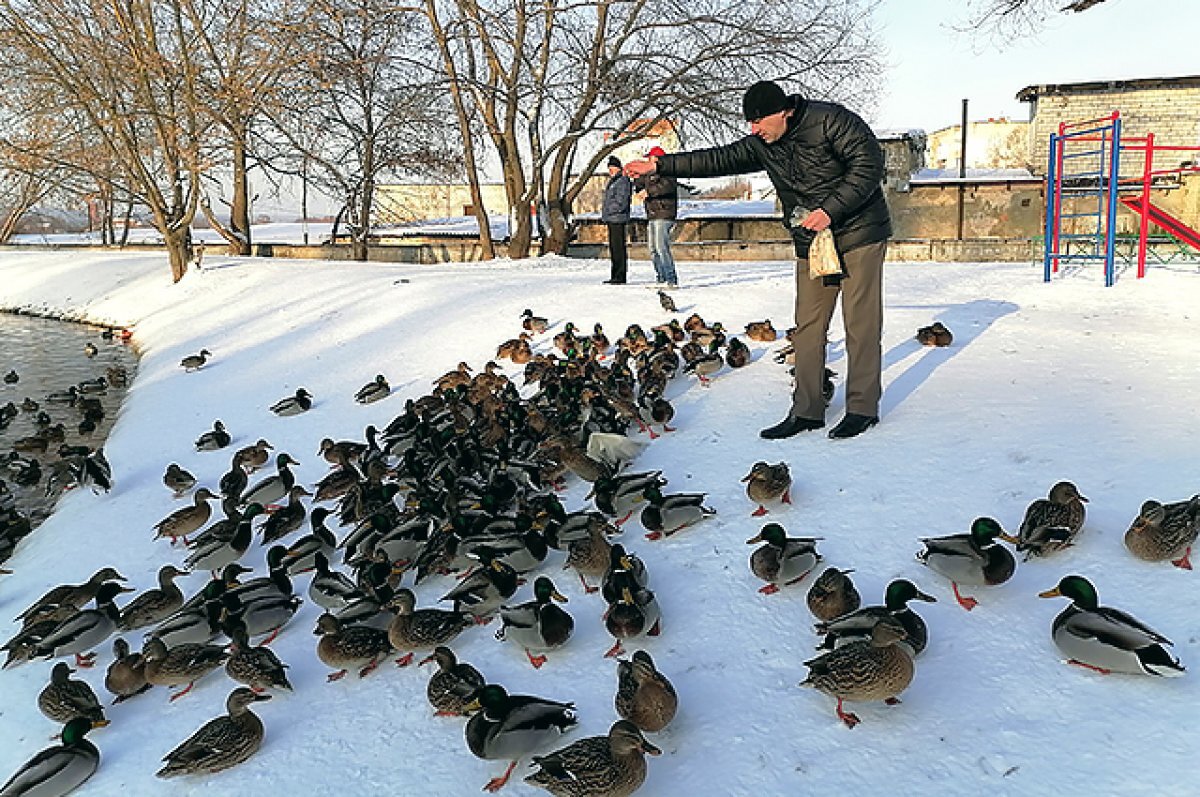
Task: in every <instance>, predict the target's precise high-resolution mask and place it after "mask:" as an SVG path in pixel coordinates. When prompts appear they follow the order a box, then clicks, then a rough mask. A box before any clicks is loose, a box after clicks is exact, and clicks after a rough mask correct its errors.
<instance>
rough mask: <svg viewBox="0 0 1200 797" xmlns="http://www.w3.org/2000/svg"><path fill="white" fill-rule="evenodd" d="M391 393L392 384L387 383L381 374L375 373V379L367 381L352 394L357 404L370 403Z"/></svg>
mask: <svg viewBox="0 0 1200 797" xmlns="http://www.w3.org/2000/svg"><path fill="white" fill-rule="evenodd" d="M391 394H392V386H391V385H389V384H388V381H387V379H386V378H385V377H384V375H383V374H376V375H375V379H374V380H372V381H370V382H367V383H366V384H365V385H363V386H362V387H360V388H359V389H358V392H357V393H355V394H354V400H355V401H357V402H358V403H359V404H371V403H373V402H376V401H379V400H380V399H385V398H387V397H388V396H390V395H391Z"/></svg>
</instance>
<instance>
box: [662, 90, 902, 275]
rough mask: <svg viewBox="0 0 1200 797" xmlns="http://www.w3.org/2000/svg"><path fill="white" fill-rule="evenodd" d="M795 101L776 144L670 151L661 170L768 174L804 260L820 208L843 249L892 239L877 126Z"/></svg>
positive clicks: (823, 105)
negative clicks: (807, 224)
mask: <svg viewBox="0 0 1200 797" xmlns="http://www.w3.org/2000/svg"><path fill="white" fill-rule="evenodd" d="M791 99H792V102H793V103H795V109H796V110H795V113H793V114H792V116H791V117H790V118H789V119H788V128H787V131H786V132H785V133H784V134H783V136H782V137H781V138H780V139H779V140H778V141H776V142H775V143H774V144H767V143H766V142H765V141H763V140H762V139H761V138H759V137H758V136H754V135H750V136H746V137H745V138H742V139H740V140H738V141H735V142H733V143H732V144H726V145H725V146H721V147H713V148H711V149H701V150H696V151H694V152H681V153H678V154H675V155H663V156H660V157H659V158H658V168H657V172H658V173H659V174H662V175H669V176H673V177H718V176H722V175H729V174H748V173H751V172H758V171H766V173H767V176H768V177H770V178H771V182H772V183H773V184H774V185H775V190H776V192H777V193H778V194H779V200H780V202H781V203H782V205H783V218H784V225H785V226H786V227H787V228H788V229H789V230H790V231H791V233H792V240H793V241H794V243H795V246H796V255H797V256H798V257H807V256H808V247H809V244H811V243H812V239H813V236H814V233H812V232H810V231H809V230H806V229H804V228H802V227H800V226H799V225H800V221H801V220H802V219H803V218H804V216H805V215H806V214H807V212H808V211H811V210H816V209H817V208H821V209H822V210H824V211H825V212H826V213H828V214H829V218H830V219H831V220H832V225H831V226H832V229H833V236H834V240H835V241H836V242H837V247H838V251H839V252H848V251H850V250H851V249H855V248H857V247H860V246H865V245H867V244H872V243H877V242H879V241H885V240H887V239H888V238H889V237H890V236H891V234H892V222H891V216H890V215H889V213H888V207H887V202H886V201H885V200H884V198H883V189H882V187H881V183H882V182H883V176H884V169H883V150H882V149H881V148H880V146H879V141H878V140H877V139H876V138H875V134H874V133H872V132H871V128H870V127H868V126H867V123H866V122H864V121H863V120H862V119H861V118H860V117H859V116H858V115H857V114H855V113H854V112H853V111H850V110H849V109H847V108H844V107H842V106H841V105H837V104H836V103H831V102H819V101H816V100H805V99H803V98H802V97H800V96H799V95H793V96H792V98H791Z"/></svg>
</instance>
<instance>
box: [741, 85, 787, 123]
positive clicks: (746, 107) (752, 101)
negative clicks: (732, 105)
mask: <svg viewBox="0 0 1200 797" xmlns="http://www.w3.org/2000/svg"><path fill="white" fill-rule="evenodd" d="M791 105H792V103H791V100H789V99H788V96H787V94H785V93H784V91H783V89H781V88H780V87H779V84H778V83H776V82H775V81H773V80H760V81H758V82H757V83H755V84H754V85H753V86H751V87H750V88H748V89H746V94H745V95H744V96H743V97H742V113H743V114H744V115H745V117H746V121H747V122H753V121H755V120H757V119H762V118H763V117H764V116H770V115H771V114H773V113H779V112H780V111H782V110H784V109H785V108H790V107H791Z"/></svg>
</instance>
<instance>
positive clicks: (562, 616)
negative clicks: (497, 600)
mask: <svg viewBox="0 0 1200 797" xmlns="http://www.w3.org/2000/svg"><path fill="white" fill-rule="evenodd" d="M551 600H555V601H558V602H559V603H566V602H567V598H566V596H565V595H563V594H562V593H560V592H559V591H558V590H557V589H555V588H554V582H553V581H551V580H550V579H548V578H546V577H545V576H538V578H537V579H536V580H535V581H534V582H533V600H532V601H528V602H526V603H522V604H520V605H518V606H501V607H500V629H499V630H498V631H496V639H499V640H502V641H504V640H507V641H511V642H515V643H517V644H518V645H520V646H521V647H523V648H524V649H525V656H526V657H527V658H528V659H529V663H530V664H532V665H533V667H534V669H540V668H541V666H542V665H543V664H545V663H546V657H545V656H544V655H539V656H534V655H533V651H547V650H554V649H556V648H560V647H562V646H563V645H565V644H566V642H567V640H568V639H570V638H571V634H572V632H574V630H575V620H574V619H573V618H572V617H571V615H570V614H568V613H567V612H566V611H564V610H563V609H560V608H559V607H557V606H555V605H554V604H553V603H551Z"/></svg>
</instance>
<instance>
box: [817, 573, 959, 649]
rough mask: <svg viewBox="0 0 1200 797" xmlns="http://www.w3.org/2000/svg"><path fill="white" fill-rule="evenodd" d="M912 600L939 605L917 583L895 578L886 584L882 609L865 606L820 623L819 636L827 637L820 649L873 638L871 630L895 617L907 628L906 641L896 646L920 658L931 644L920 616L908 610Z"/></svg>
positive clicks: (818, 627) (927, 631) (927, 630)
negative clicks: (918, 587)
mask: <svg viewBox="0 0 1200 797" xmlns="http://www.w3.org/2000/svg"><path fill="white" fill-rule="evenodd" d="M913 600H919V601H926V602H927V603H937V598H935V597H933V596H932V595H927V594H926V593H924V592H922V591H921V590H919V589H917V586H916V584H913V583H912V582H911V581H909V580H908V579H904V578H899V579H896V580H895V581H893V582H892V583H890V584H888V585H887V590H886V591H885V592H884V596H883V605H882V606H865V607H863V608H861V609H859V610H857V611H851V612H848V613H846V614H843V615H841V616H839V617H835V618H834V619H832V620H828V621H826V622H821V623H817V625H816V630H817V633H818V634H823V635H824V637H825V639H824V641H823V642H822V643H821V645H820V646H819V649H824V650H833V649H834V648H836V647H839V646H841V645H845V644H847V643H849V642H856V641H860V640H867V639H870V637H871V629H873V628H874V627H875V626H876V625H877V624H878V623H879V621H880V620H884V619H887V618H889V617H892V618H895V619H897V620H899V621H900V625H901V626H903V627H904V633H905V637H904V640H903V641H901V642H898V643H897V644H899V645H901V646H903V647H905V648H907V649H908V651H909V653H910V655H912V656H914V657H916V656H919V655H920V654H921V651H923V650H925V646H926V644H928V642H929V629H928V628H927V627H926V626H925V621H924V620H922V619H921V616H920V615H919V614H917V613H916V612H914V611H913V610H912V609H910V608H909V606H908V603H909V601H913Z"/></svg>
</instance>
